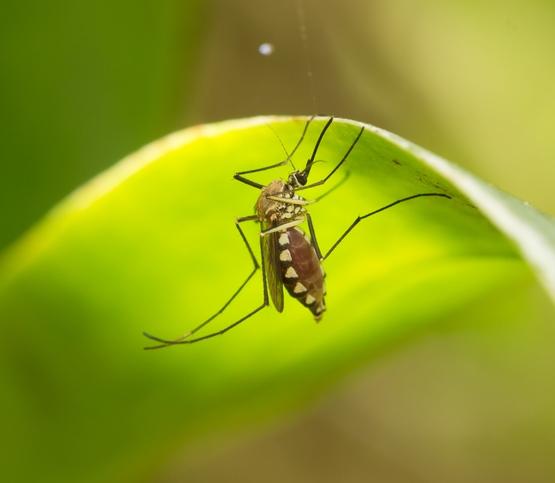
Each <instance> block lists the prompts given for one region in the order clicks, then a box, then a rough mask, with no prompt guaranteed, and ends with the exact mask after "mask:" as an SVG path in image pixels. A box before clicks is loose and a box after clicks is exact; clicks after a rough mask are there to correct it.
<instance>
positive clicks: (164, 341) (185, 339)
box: [143, 215, 267, 349]
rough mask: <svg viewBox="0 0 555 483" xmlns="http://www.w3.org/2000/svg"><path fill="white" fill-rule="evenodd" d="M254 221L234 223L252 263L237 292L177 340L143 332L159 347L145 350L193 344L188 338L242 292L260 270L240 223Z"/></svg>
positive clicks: (249, 219)
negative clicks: (157, 343)
mask: <svg viewBox="0 0 555 483" xmlns="http://www.w3.org/2000/svg"><path fill="white" fill-rule="evenodd" d="M256 219H257V217H256V215H252V216H245V217H242V218H238V219H237V221H236V222H235V226H236V227H237V230H239V234H240V235H241V239H242V240H243V242H244V243H245V246H246V247H247V250H248V251H249V255H250V257H251V260H252V263H253V269H252V271H251V272H250V273H249V275H248V276H247V278H246V279H245V281H244V282H243V283H242V284H241V285H240V286H239V288H237V290H236V291H235V292H234V293H233V295H232V296H231V297H230V298H229V299H228V300H227V302H226V303H225V304H224V305H223V306H222V307H221V308H220V309H219V310H218V311H217V312H216V313H214V314H213V315H211V316H210V317H209V318H208V319H206V320H205V321H204V322H203V323H202V324H199V325H197V326H196V327H195V328H194V329H192V330H190V331H189V332H187V333H186V334H184V335H183V336H181V337H179V338H177V339H173V340H172V339H162V338H160V337H155V336H153V335H151V334H148V333H146V332H144V333H143V334H144V336H145V337H148V338H149V339H151V340H153V341H156V342H160V344H159V345H156V346H150V347H145V349H160V348H162V347H167V346H170V345H175V344H190V343H191V342H195V341H197V340H199V339H188V338H189V337H190V336H192V335H193V334H195V333H196V332H198V331H199V330H200V329H202V328H203V327H205V326H206V325H208V324H209V323H210V322H212V320H214V319H215V318H216V317H217V316H218V315H220V314H221V313H222V312H223V311H224V310H225V309H226V308H227V307H228V306H229V304H231V302H233V300H234V299H235V297H237V295H239V293H240V292H241V290H243V288H244V287H245V286H246V285H247V283H248V282H249V281H250V280H251V278H252V277H253V276H254V274H255V273H256V271H257V270H258V269H259V268H260V265H259V264H258V261H257V260H256V257H255V256H254V252H253V250H252V248H251V246H250V244H249V242H248V241H247V238H246V236H245V233H244V232H243V230H242V229H241V226H240V223H243V222H245V221H255V220H256ZM264 290H266V284H264ZM266 298H267V297H266V296H265V299H264V300H265V301H266ZM265 305H266V304H265ZM260 308H261V307H260ZM260 308H258V309H257V310H255V311H254V312H251V313H250V314H248V315H247V316H246V317H245V318H248V317H250V316H251V315H253V314H254V313H256V312H257V311H258V310H260ZM245 318H243V319H242V320H244V319H245ZM242 320H241V322H242ZM204 338H206V337H202V338H201V339H204Z"/></svg>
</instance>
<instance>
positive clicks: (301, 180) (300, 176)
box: [295, 172, 307, 186]
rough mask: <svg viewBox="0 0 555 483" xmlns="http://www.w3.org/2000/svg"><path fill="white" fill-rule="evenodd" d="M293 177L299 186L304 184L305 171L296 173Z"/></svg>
mask: <svg viewBox="0 0 555 483" xmlns="http://www.w3.org/2000/svg"><path fill="white" fill-rule="evenodd" d="M295 177H296V179H297V181H298V182H299V184H300V185H301V186H304V185H305V184H306V181H307V180H306V173H304V172H302V173H297V174H296V176H295Z"/></svg>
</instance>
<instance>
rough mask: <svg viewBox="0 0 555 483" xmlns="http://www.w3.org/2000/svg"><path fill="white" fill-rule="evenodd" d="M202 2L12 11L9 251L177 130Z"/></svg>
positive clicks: (7, 93) (5, 181)
mask: <svg viewBox="0 0 555 483" xmlns="http://www.w3.org/2000/svg"><path fill="white" fill-rule="evenodd" d="M198 3H199V2H197V1H196V0H193V1H191V0H188V1H187V2H181V1H179V0H158V1H154V0H139V1H136V0H118V1H116V2H114V1H109V0H84V1H79V2H71V1H66V0H49V1H47V2H44V1H40V0H33V1H30V2H29V1H26V2H20V1H18V0H6V1H4V2H2V16H1V20H0V59H1V63H2V64H1V70H2V75H1V76H0V105H1V106H2V108H1V113H0V146H1V153H2V154H1V156H2V169H1V175H0V220H1V226H0V247H3V246H4V245H6V244H7V243H8V242H10V241H12V240H14V238H15V237H16V236H17V235H19V234H20V233H21V231H22V230H24V229H25V228H27V227H28V226H30V224H31V223H32V222H33V221H35V220H36V219H37V218H38V217H39V216H41V215H43V214H44V213H45V212H46V210H48V208H49V207H51V206H52V205H53V204H54V203H55V202H56V201H58V200H59V199H61V198H62V197H63V196H64V195H65V194H67V193H69V192H70V191H71V190H73V189H74V188H75V187H76V186H78V185H79V184H81V183H83V182H84V181H86V180H87V179H89V178H90V177H91V176H92V175H94V174H96V173H98V172H99V171H100V170H102V169H103V168H106V167H107V166H109V165H110V164H112V163H113V162H114V161H116V160H117V159H118V158H120V157H122V156H123V155H125V154H126V153H128V152H129V151H131V150H132V149H135V148H136V147H137V146H139V145H141V144H144V143H145V142H147V141H149V140H151V139H155V138H157V137H159V136H161V135H162V134H164V133H166V132H168V131H169V130H172V129H175V128H176V126H177V125H178V120H179V118H180V117H181V115H182V113H181V112H180V110H181V105H182V102H183V99H184V98H185V95H186V92H187V89H186V88H187V87H188V86H189V85H190V80H191V74H192V70H191V69H184V65H187V66H192V65H194V63H193V60H194V54H195V53H196V51H197V50H198V45H199V44H198V37H199V35H198V31H199V29H200V28H201V25H202V23H201V22H200V21H199V20H200V17H199V5H198Z"/></svg>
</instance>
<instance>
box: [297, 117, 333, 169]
mask: <svg viewBox="0 0 555 483" xmlns="http://www.w3.org/2000/svg"><path fill="white" fill-rule="evenodd" d="M332 122H333V116H331V117H330V118H329V119H328V120H327V122H326V124H325V125H324V127H323V128H322V131H321V132H320V135H319V136H318V140H317V141H316V144H315V145H314V149H313V151H312V156H310V159H309V160H308V161H307V162H306V166H305V168H304V170H303V173H304V177H305V179H308V175H309V174H310V170H311V168H312V165H313V164H314V158H315V157H316V153H317V152H318V148H319V147H320V143H321V142H322V139H324V135H325V134H326V131H327V130H328V128H329V127H330V126H331V123H332Z"/></svg>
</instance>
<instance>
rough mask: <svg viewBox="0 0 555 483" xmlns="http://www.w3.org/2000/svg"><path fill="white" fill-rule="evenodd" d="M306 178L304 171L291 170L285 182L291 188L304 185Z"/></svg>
mask: <svg viewBox="0 0 555 483" xmlns="http://www.w3.org/2000/svg"><path fill="white" fill-rule="evenodd" d="M307 180H308V175H307V173H306V172H305V171H293V172H292V173H291V174H290V175H289V178H288V179H287V184H288V185H290V186H291V187H293V189H295V188H298V187H299V186H304V185H305V184H306V182H307Z"/></svg>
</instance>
